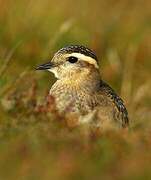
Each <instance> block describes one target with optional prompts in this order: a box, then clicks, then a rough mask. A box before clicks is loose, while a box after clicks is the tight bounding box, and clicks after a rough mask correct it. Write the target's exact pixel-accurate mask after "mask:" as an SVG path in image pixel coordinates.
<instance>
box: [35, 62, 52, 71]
mask: <svg viewBox="0 0 151 180" xmlns="http://www.w3.org/2000/svg"><path fill="white" fill-rule="evenodd" d="M52 67H54V64H53V63H52V62H48V63H45V64H41V65H39V66H37V67H36V70H47V69H51V68H52Z"/></svg>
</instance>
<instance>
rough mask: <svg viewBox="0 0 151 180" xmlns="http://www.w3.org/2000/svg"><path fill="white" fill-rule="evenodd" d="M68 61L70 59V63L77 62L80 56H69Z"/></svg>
mask: <svg viewBox="0 0 151 180" xmlns="http://www.w3.org/2000/svg"><path fill="white" fill-rule="evenodd" d="M68 61H69V62H70V63H76V62H77V61H78V58H77V57H74V56H70V57H69V58H68Z"/></svg>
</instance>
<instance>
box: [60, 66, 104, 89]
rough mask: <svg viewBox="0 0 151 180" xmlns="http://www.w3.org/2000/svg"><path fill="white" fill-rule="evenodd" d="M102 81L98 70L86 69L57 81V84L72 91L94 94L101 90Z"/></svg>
mask: <svg viewBox="0 0 151 180" xmlns="http://www.w3.org/2000/svg"><path fill="white" fill-rule="evenodd" d="M100 79H101V77H100V73H99V70H98V69H85V70H83V71H81V72H78V73H74V74H72V75H69V76H66V77H64V78H63V79H60V80H57V82H56V83H57V84H60V85H64V86H66V87H67V88H71V89H73V88H76V89H78V90H85V91H91V92H93V91H95V90H97V89H99V87H100Z"/></svg>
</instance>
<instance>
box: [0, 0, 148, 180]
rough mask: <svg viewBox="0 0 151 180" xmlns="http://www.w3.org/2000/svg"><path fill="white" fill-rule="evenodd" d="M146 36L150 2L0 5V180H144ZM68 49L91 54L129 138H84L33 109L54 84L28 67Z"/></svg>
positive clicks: (41, 110)
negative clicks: (121, 106)
mask: <svg viewBox="0 0 151 180" xmlns="http://www.w3.org/2000/svg"><path fill="white" fill-rule="evenodd" d="M150 34H151V2H150V1H149V0H146V1H144V2H142V1H141V0H137V1H136V0H133V1H129V0H124V1H121V0H118V1H115V0H107V1H105V0H104V1H103V0H102V1H99V0H94V1H93V2H92V1H89V0H83V1H79V0H78V1H76V2H71V1H69V0H64V1H59V0H56V1H52V0H51V1H48V0H44V1H43V2H42V1H40V0H38V1H36V2H35V1H33V0H31V1H27V0H22V1H19V0H15V1H12V0H6V1H2V0H1V1H0V142H1V143H0V179H11V180H13V179H15V180H16V179H23V180H24V179H29V180H30V179H32V180H33V179H101V178H102V179H150V177H151V172H150V166H151V156H150V153H151V143H150V136H151V135H150V129H151V121H150V120H151V119H150V118H151V110H150V106H151V92H150V88H151V81H150V71H151V35H150ZM73 43H76V44H83V45H87V46H88V47H90V48H92V49H93V50H95V52H96V54H97V56H98V58H99V59H100V70H101V74H102V76H103V79H105V80H106V81H107V82H109V84H111V85H112V87H114V89H116V91H117V92H118V94H120V95H121V97H122V98H123V99H124V101H125V103H126V106H127V108H128V112H129V117H130V125H131V127H130V130H129V131H128V132H124V131H122V130H121V131H119V132H114V131H111V132H106V133H104V134H102V135H99V137H98V136H97V135H96V136H90V135H89V134H87V133H86V131H85V130H84V129H83V128H82V127H81V128H74V127H72V124H70V123H69V122H68V121H65V119H64V118H63V117H60V116H59V115H58V114H57V112H56V111H55V109H53V107H52V106H49V104H48V105H47V108H49V111H48V112H45V109H44V108H43V106H40V105H41V104H44V103H45V97H46V94H47V93H48V90H49V88H50V87H51V85H52V84H53V82H54V81H55V80H54V77H53V76H52V75H50V74H49V73H47V72H45V73H42V72H41V73H39V72H35V71H34V67H35V66H36V65H37V64H39V63H42V62H45V59H48V58H51V57H52V56H53V53H54V52H55V51H56V50H58V49H59V48H60V47H63V46H64V45H67V44H73ZM37 106H38V108H37Z"/></svg>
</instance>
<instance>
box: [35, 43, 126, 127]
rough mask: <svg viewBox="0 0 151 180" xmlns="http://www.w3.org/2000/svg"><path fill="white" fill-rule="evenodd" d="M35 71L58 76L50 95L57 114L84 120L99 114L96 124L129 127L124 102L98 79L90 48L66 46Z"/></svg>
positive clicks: (94, 58)
mask: <svg viewBox="0 0 151 180" xmlns="http://www.w3.org/2000/svg"><path fill="white" fill-rule="evenodd" d="M37 69H38V70H42V69H48V70H49V71H51V72H53V73H54V74H55V76H56V77H57V79H58V80H57V81H56V82H55V83H54V85H53V86H52V87H51V89H50V95H52V96H54V97H55V100H56V106H57V108H58V110H59V112H60V113H65V112H66V111H68V112H67V113H75V114H76V115H78V116H79V117H84V116H86V115H88V114H90V113H92V112H94V111H99V116H100V120H99V121H97V125H98V124H100V125H101V123H102V122H104V121H109V122H111V123H114V124H117V126H119V127H127V126H128V113H127V110H126V108H125V106H124V104H123V101H122V99H121V98H120V97H119V96H118V95H117V94H116V93H115V92H114V90H113V89H112V88H111V87H110V86H109V85H108V84H107V83H105V82H104V81H103V80H101V77H100V72H99V69H98V64H97V57H96V56H95V54H94V53H93V51H91V50H90V49H88V48H85V47H84V46H78V45H72V46H67V47H65V48H62V49H61V50H59V51H58V52H57V53H56V54H55V55H54V57H53V59H52V61H51V62H49V63H46V64H44V65H40V66H38V68H37ZM92 119H93V118H92ZM81 121H82V119H81Z"/></svg>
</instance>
